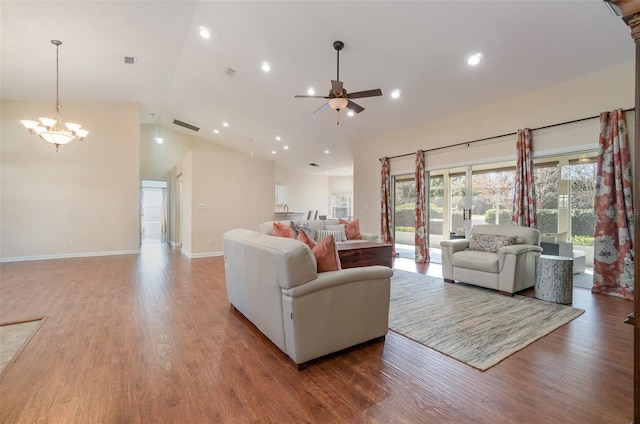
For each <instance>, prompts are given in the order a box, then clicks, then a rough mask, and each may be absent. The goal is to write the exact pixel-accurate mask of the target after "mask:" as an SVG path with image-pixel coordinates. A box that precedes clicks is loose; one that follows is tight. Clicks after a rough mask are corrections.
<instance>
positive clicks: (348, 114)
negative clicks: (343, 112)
mask: <svg viewBox="0 0 640 424" xmlns="http://www.w3.org/2000/svg"><path fill="white" fill-rule="evenodd" d="M355 115H356V113H355V112H354V111H352V110H350V111H349V112H347V116H355Z"/></svg>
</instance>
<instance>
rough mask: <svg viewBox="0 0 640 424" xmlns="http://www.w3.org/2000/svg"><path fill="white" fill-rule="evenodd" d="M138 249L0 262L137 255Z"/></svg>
mask: <svg viewBox="0 0 640 424" xmlns="http://www.w3.org/2000/svg"><path fill="white" fill-rule="evenodd" d="M138 253H140V250H114V251H110V252H85V253H64V254H61V255H38V256H15V257H10V258H0V263H1V262H25V261H46V260H49V259H71V258H89V257H94V256H115V255H137V254H138Z"/></svg>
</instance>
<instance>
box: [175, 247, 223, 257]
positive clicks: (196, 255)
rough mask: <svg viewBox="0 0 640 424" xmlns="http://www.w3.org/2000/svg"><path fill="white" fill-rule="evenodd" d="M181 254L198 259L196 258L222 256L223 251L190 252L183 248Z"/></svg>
mask: <svg viewBox="0 0 640 424" xmlns="http://www.w3.org/2000/svg"><path fill="white" fill-rule="evenodd" d="M182 254H183V255H184V256H186V257H187V258H189V259H198V258H211V257H215V256H223V255H224V252H205V253H191V252H187V251H186V250H185V249H182Z"/></svg>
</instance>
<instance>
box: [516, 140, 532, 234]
mask: <svg viewBox="0 0 640 424" xmlns="http://www.w3.org/2000/svg"><path fill="white" fill-rule="evenodd" d="M532 138H533V137H532V135H531V130H530V129H529V128H525V129H523V130H518V141H517V143H516V149H517V151H518V162H517V164H516V186H515V190H514V193H513V214H512V216H511V221H512V222H513V224H514V225H519V226H521V227H532V228H536V225H537V217H536V186H535V178H534V176H533V149H532V147H531V146H532V143H531V142H532Z"/></svg>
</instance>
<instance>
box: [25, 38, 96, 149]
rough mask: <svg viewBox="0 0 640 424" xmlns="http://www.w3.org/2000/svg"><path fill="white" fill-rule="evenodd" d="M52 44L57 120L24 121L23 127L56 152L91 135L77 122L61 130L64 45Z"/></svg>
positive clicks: (60, 42) (67, 123)
mask: <svg viewBox="0 0 640 424" xmlns="http://www.w3.org/2000/svg"><path fill="white" fill-rule="evenodd" d="M51 44H53V45H55V46H56V119H52V118H43V117H40V118H38V120H37V121H32V120H27V119H23V120H22V121H20V122H22V125H24V127H25V128H26V129H27V130H29V132H30V133H31V134H38V135H39V136H40V138H42V139H43V140H44V141H46V142H48V143H51V144H53V145H55V146H56V152H57V151H58V147H60V145H62V144H68V143H71V142H72V141H82V140H84V138H85V137H86V136H87V135H88V134H89V131H87V130H84V129H82V125H80V124H76V123H75V122H66V123H65V124H64V125H65V127H66V128H62V129H61V128H60V123H61V120H60V112H61V110H62V106H60V94H59V92H60V89H59V86H60V69H59V64H58V49H59V47H60V45H61V44H62V41H58V40H51Z"/></svg>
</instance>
